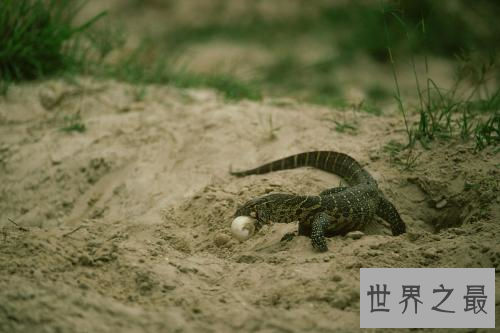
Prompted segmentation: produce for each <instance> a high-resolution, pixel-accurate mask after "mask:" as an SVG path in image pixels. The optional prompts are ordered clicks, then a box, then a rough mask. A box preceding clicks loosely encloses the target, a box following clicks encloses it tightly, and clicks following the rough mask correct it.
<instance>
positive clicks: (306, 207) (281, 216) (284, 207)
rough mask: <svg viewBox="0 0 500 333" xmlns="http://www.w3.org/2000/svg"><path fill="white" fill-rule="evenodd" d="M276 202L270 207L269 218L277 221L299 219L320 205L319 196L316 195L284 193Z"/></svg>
mask: <svg viewBox="0 0 500 333" xmlns="http://www.w3.org/2000/svg"><path fill="white" fill-rule="evenodd" d="M281 199H282V200H279V202H276V207H274V209H272V210H271V211H272V212H273V213H272V214H273V216H272V218H271V220H272V221H273V222H278V223H290V222H294V221H300V220H302V219H303V218H304V217H306V216H308V215H309V214H310V213H311V212H312V211H314V210H316V209H318V208H320V207H321V198H320V196H317V195H286V197H282V198H281Z"/></svg>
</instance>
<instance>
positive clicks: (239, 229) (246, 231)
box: [231, 216, 256, 242]
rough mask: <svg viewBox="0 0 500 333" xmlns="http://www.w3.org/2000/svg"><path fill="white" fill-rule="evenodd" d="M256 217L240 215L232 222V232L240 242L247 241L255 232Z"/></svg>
mask: <svg viewBox="0 0 500 333" xmlns="http://www.w3.org/2000/svg"><path fill="white" fill-rule="evenodd" d="M255 221H256V220H255V219H254V218H252V217H250V216H238V217H237V218H235V219H234V220H233V222H232V223H231V233H232V234H233V237H234V238H236V239H237V240H239V241H240V242H243V241H246V240H247V239H249V238H250V237H252V235H253V234H254V232H255Z"/></svg>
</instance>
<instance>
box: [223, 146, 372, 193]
mask: <svg viewBox="0 0 500 333" xmlns="http://www.w3.org/2000/svg"><path fill="white" fill-rule="evenodd" d="M305 166H309V167H314V168H316V169H320V170H323V171H326V172H329V173H333V174H335V175H338V176H340V177H342V178H344V179H345V180H346V181H347V182H348V183H349V184H350V185H358V184H368V185H375V186H376V184H377V182H376V181H375V179H373V177H372V176H371V175H370V174H369V173H368V171H366V170H365V169H363V167H362V166H361V165H360V164H359V163H358V162H357V161H356V160H355V159H354V158H352V157H350V156H349V155H347V154H344V153H338V152H335V151H311V152H306V153H300V154H296V155H291V156H288V157H285V158H282V159H279V160H276V161H273V162H270V163H267V164H264V165H261V166H259V167H257V168H254V169H250V170H245V171H231V172H230V173H231V174H232V175H234V176H238V177H242V176H247V175H260V174H264V173H268V172H272V171H279V170H285V169H296V168H300V167H305Z"/></svg>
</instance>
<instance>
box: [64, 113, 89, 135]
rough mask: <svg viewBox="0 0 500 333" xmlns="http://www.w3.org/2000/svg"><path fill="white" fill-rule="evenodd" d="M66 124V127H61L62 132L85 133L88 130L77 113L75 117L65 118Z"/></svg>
mask: <svg viewBox="0 0 500 333" xmlns="http://www.w3.org/2000/svg"><path fill="white" fill-rule="evenodd" d="M64 122H65V125H64V126H63V127H61V131H63V132H66V133H70V132H77V133H83V132H85V131H86V130H87V127H86V126H85V124H84V123H83V122H82V118H81V117H80V114H79V113H77V114H75V115H73V116H66V117H64Z"/></svg>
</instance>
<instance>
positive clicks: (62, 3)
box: [0, 0, 103, 81]
mask: <svg viewBox="0 0 500 333" xmlns="http://www.w3.org/2000/svg"><path fill="white" fill-rule="evenodd" d="M82 4H83V2H81V1H73V0H2V1H0V79H1V80H3V81H18V80H31V79H37V78H40V77H44V76H48V75H52V74H54V73H60V72H62V71H65V70H70V69H74V68H76V67H79V66H80V65H81V61H82V58H81V57H82V54H80V53H79V51H80V50H81V49H80V48H79V47H78V46H76V44H72V45H71V44H70V41H72V40H74V38H75V37H76V36H77V35H78V34H79V33H80V32H82V31H83V30H85V29H86V28H88V27H89V26H90V25H92V23H94V22H95V21H96V20H97V19H99V18H100V17H101V16H102V15H103V14H100V15H97V16H95V17H93V18H92V19H90V20H88V21H87V22H85V23H84V24H82V25H80V26H77V27H73V24H72V23H73V20H74V18H75V16H76V15H77V14H78V12H79V10H80V9H81V5H82Z"/></svg>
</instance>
